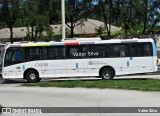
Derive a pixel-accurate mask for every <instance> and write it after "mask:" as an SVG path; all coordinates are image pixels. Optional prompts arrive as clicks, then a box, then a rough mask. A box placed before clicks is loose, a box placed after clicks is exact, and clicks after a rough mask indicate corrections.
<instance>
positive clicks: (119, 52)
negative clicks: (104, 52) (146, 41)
mask: <svg viewBox="0 0 160 116" xmlns="http://www.w3.org/2000/svg"><path fill="white" fill-rule="evenodd" d="M110 57H113V58H114V57H130V46H129V44H110Z"/></svg>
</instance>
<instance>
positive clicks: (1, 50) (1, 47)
mask: <svg viewBox="0 0 160 116" xmlns="http://www.w3.org/2000/svg"><path fill="white" fill-rule="evenodd" d="M3 57H4V45H0V73H2V62H3Z"/></svg>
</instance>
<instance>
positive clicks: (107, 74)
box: [101, 68, 114, 80]
mask: <svg viewBox="0 0 160 116" xmlns="http://www.w3.org/2000/svg"><path fill="white" fill-rule="evenodd" d="M101 77H102V79H103V80H112V79H113V77H114V73H113V71H112V70H111V69H108V68H105V69H103V70H102V72H101Z"/></svg>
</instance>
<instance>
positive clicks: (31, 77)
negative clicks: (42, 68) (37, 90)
mask: <svg viewBox="0 0 160 116" xmlns="http://www.w3.org/2000/svg"><path fill="white" fill-rule="evenodd" d="M26 80H27V82H29V83H37V82H39V81H40V79H39V77H38V74H37V73H36V72H35V71H28V72H27V73H26Z"/></svg>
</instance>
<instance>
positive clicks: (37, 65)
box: [35, 63, 48, 67]
mask: <svg viewBox="0 0 160 116" xmlns="http://www.w3.org/2000/svg"><path fill="white" fill-rule="evenodd" d="M35 66H36V67H48V63H36V64H35Z"/></svg>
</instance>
